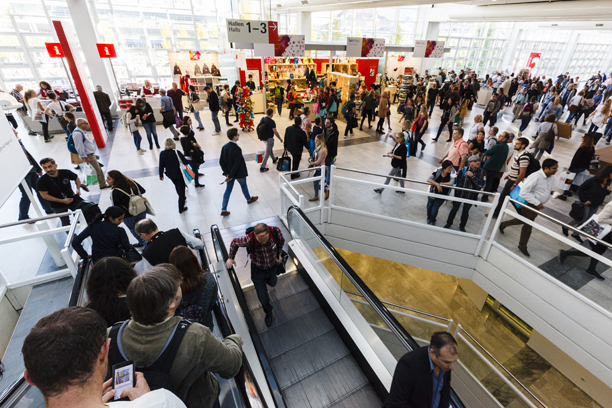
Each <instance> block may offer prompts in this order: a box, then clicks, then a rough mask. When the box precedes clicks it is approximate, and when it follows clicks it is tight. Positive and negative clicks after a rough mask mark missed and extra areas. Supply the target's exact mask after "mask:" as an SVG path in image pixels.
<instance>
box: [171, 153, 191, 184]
mask: <svg viewBox="0 0 612 408" xmlns="http://www.w3.org/2000/svg"><path fill="white" fill-rule="evenodd" d="M174 153H176V159H177V160H178V164H179V168H180V169H181V174H182V175H183V180H184V181H185V185H187V184H190V183H191V182H192V181H193V180H194V178H195V173H194V172H193V170H192V169H191V166H190V165H185V164H184V163H183V162H182V161H181V158H180V157H179V154H178V152H177V151H176V150H175V151H174Z"/></svg>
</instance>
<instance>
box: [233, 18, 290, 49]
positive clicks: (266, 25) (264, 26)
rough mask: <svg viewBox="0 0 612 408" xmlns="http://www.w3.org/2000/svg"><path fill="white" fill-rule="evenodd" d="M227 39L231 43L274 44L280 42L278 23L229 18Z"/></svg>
mask: <svg viewBox="0 0 612 408" xmlns="http://www.w3.org/2000/svg"><path fill="white" fill-rule="evenodd" d="M227 39H228V41H229V42H231V43H254V44H257V43H258V44H274V43H277V42H278V23H277V22H276V21H257V20H234V19H229V18H228V19H227Z"/></svg>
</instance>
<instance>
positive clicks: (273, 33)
mask: <svg viewBox="0 0 612 408" xmlns="http://www.w3.org/2000/svg"><path fill="white" fill-rule="evenodd" d="M268 42H269V44H275V43H277V42H279V35H278V23H277V22H276V21H268Z"/></svg>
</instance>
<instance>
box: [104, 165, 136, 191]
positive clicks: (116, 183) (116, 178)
mask: <svg viewBox="0 0 612 408" xmlns="http://www.w3.org/2000/svg"><path fill="white" fill-rule="evenodd" d="M106 175H107V176H109V177H110V178H112V179H113V189H115V188H118V189H120V190H123V191H125V192H126V193H127V192H128V191H127V190H129V189H131V188H136V182H135V181H134V180H132V179H131V178H127V177H126V176H125V175H124V174H123V173H122V172H120V171H119V170H110V171H109V172H107V173H106Z"/></svg>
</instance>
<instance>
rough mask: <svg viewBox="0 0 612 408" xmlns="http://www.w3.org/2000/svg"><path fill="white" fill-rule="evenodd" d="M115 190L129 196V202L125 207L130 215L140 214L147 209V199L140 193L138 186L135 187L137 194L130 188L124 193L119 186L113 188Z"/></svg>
mask: <svg viewBox="0 0 612 408" xmlns="http://www.w3.org/2000/svg"><path fill="white" fill-rule="evenodd" d="M115 190H117V191H121V192H122V193H123V194H125V195H126V196H128V197H130V202H129V204H128V208H127V210H128V212H129V213H130V215H132V216H135V215H138V214H142V213H143V212H145V211H147V202H148V200H147V199H146V198H144V197H143V196H141V195H140V190H138V187H136V190H137V191H138V194H133V193H132V189H130V194H128V193H126V192H125V191H123V190H121V189H120V188H115Z"/></svg>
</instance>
